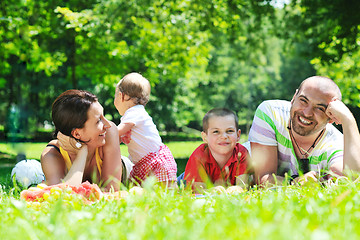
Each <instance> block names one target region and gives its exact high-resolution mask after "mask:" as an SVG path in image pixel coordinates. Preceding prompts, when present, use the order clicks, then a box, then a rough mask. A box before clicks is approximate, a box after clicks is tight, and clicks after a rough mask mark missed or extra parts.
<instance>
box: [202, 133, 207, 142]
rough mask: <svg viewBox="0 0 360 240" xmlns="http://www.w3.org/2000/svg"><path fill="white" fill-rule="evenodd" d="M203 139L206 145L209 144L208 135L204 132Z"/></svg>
mask: <svg viewBox="0 0 360 240" xmlns="http://www.w3.org/2000/svg"><path fill="white" fill-rule="evenodd" d="M201 137H202V139H203V141H204V143H208V142H207V134H206V133H205V132H204V131H202V132H201Z"/></svg>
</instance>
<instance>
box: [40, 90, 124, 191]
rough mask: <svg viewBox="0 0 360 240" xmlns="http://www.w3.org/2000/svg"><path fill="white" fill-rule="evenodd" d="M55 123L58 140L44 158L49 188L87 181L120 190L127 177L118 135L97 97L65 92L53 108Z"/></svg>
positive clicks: (45, 151)
mask: <svg viewBox="0 0 360 240" xmlns="http://www.w3.org/2000/svg"><path fill="white" fill-rule="evenodd" d="M52 120H53V122H54V125H55V136H56V138H57V139H55V140H52V141H50V142H49V144H48V145H47V146H46V148H45V149H44V151H43V152H42V154H41V165H42V169H43V172H44V174H45V179H46V182H47V184H48V185H54V184H58V183H60V182H64V183H66V184H69V185H74V186H77V185H79V184H81V183H82V182H84V181H86V180H88V181H89V182H93V183H97V184H101V185H102V186H104V187H105V188H106V189H109V188H111V187H114V189H115V190H118V189H119V183H120V181H122V182H124V181H125V180H126V177H127V173H126V167H125V164H124V163H123V162H122V160H121V154H120V147H119V146H120V143H119V135H118V131H117V127H116V125H115V124H114V123H112V122H110V121H108V120H107V119H106V118H105V117H104V113H103V107H102V106H101V105H100V103H99V102H98V99H97V97H96V96H95V95H94V94H92V93H90V92H87V91H82V90H68V91H65V92H64V93H62V94H61V95H60V96H59V97H58V98H57V99H56V100H55V101H54V103H53V105H52Z"/></svg>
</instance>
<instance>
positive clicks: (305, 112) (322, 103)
mask: <svg viewBox="0 0 360 240" xmlns="http://www.w3.org/2000/svg"><path fill="white" fill-rule="evenodd" d="M333 97H334V94H333V93H332V92H331V91H327V90H326V89H320V88H318V87H317V86H316V85H315V84H313V83H307V84H304V85H303V86H302V88H301V89H300V91H299V92H297V93H295V95H294V97H293V99H292V100H291V109H290V118H291V122H292V126H291V127H292V128H293V130H294V131H295V133H297V134H299V135H301V136H309V135H312V134H316V133H318V132H320V131H321V130H323V129H324V128H325V127H326V124H327V123H328V122H329V120H330V118H329V117H328V116H327V115H326V114H325V111H326V108H327V106H328V104H329V102H330V101H331V100H332V98H333Z"/></svg>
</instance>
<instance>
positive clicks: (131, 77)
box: [116, 72, 151, 106]
mask: <svg viewBox="0 0 360 240" xmlns="http://www.w3.org/2000/svg"><path fill="white" fill-rule="evenodd" d="M116 90H117V91H119V92H121V93H123V94H126V95H127V96H129V97H130V99H133V100H134V103H135V104H136V105H144V106H145V105H146V104H147V103H148V101H149V97H150V91H151V87H150V83H149V81H148V80H147V79H146V78H144V77H143V76H142V75H141V74H139V73H135V72H134V73H129V74H127V75H125V76H124V77H123V78H122V79H121V80H120V82H119V83H118V85H117V86H116Z"/></svg>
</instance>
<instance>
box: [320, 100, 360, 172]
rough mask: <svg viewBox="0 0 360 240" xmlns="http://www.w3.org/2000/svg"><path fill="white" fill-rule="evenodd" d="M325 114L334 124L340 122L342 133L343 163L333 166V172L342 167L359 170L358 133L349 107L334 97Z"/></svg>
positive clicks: (359, 148) (340, 169)
mask: <svg viewBox="0 0 360 240" xmlns="http://www.w3.org/2000/svg"><path fill="white" fill-rule="evenodd" d="M326 114H327V115H328V116H329V117H330V118H331V120H332V121H333V122H335V123H336V124H342V128H343V135H344V162H343V165H342V166H341V165H337V166H334V167H333V169H331V170H333V171H334V172H335V173H338V172H342V171H343V169H350V170H354V171H360V135H359V129H358V126H357V124H356V120H355V118H354V116H353V114H352V113H351V111H350V110H349V108H348V107H347V106H346V105H345V104H344V103H343V102H342V101H340V100H337V99H335V100H334V101H331V102H330V103H329V106H328V107H327V109H326Z"/></svg>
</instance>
